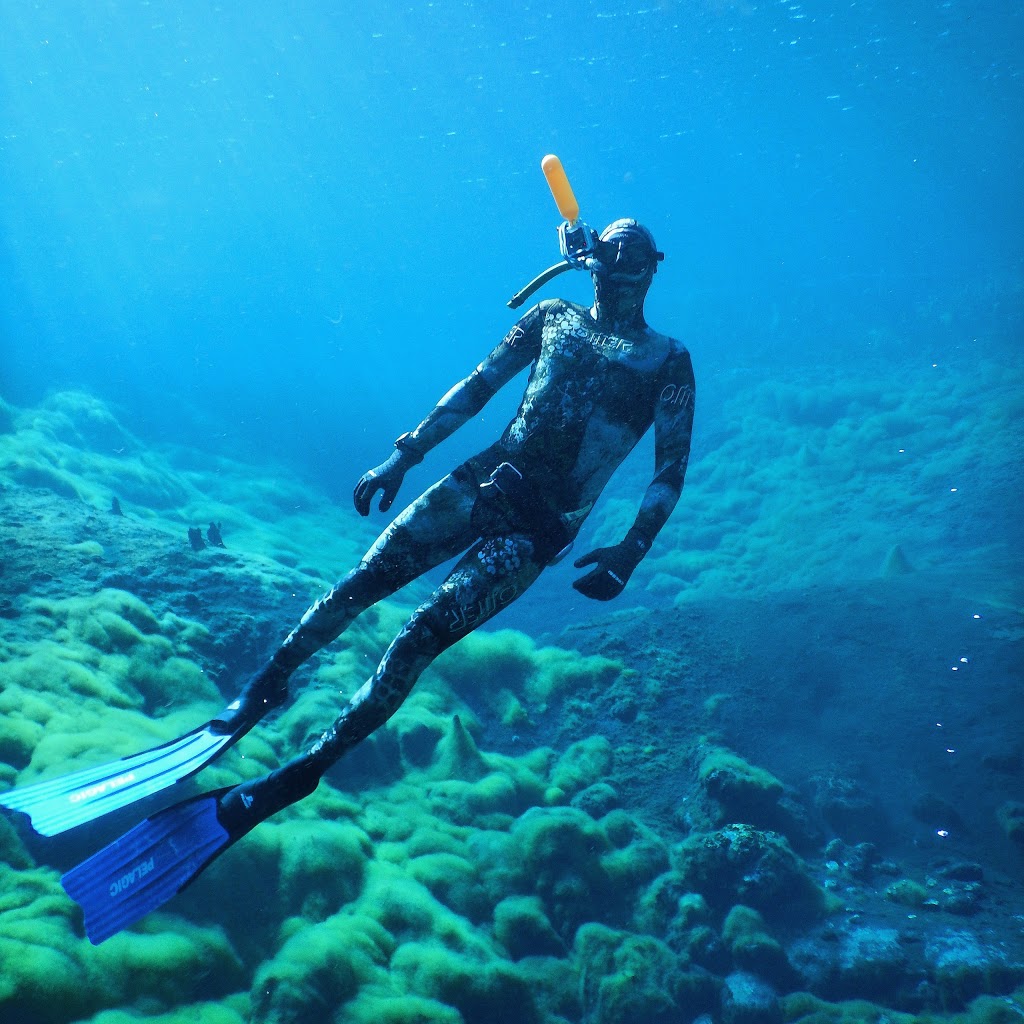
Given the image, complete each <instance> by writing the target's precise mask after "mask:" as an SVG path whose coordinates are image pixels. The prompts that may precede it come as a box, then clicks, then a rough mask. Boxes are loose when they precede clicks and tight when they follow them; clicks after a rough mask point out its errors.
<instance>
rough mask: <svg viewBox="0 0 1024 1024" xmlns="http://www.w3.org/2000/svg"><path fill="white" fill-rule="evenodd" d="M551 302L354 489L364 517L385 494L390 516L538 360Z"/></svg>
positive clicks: (528, 316) (523, 320) (530, 315)
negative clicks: (431, 461) (421, 476)
mask: <svg viewBox="0 0 1024 1024" xmlns="http://www.w3.org/2000/svg"><path fill="white" fill-rule="evenodd" d="M550 305H551V302H550V301H548V302H542V303H539V304H538V305H536V306H534V307H533V308H532V309H530V310H529V311H528V312H526V313H525V314H524V315H523V316H522V317H520V318H519V321H518V323H517V324H516V325H515V327H513V328H512V330H511V331H509V332H508V334H506V335H505V337H504V338H503V339H502V341H501V343H500V344H499V345H498V346H497V348H495V349H494V351H493V352H491V354H490V355H489V356H488V357H487V358H486V359H485V360H484V361H483V362H482V363H481V364H480V365H479V366H478V367H477V368H476V369H475V370H474V371H473V372H472V373H471V374H470V375H469V376H468V377H466V378H465V380H462V381H459V383H458V384H456V385H455V387H453V388H452V389H451V390H450V391H448V393H447V394H446V395H444V397H443V398H442V399H441V401H439V402H438V403H437V405H436V406H434V408H433V409H432V410H431V411H430V412H429V413H428V414H427V416H426V418H425V419H424V420H423V422H422V423H420V424H419V426H417V427H416V429H415V430H410V431H409V432H408V433H405V434H402V435H401V437H399V438H398V439H397V440H396V441H395V450H394V451H393V452H392V453H391V455H390V456H389V457H388V458H387V460H386V461H384V462H382V463H381V464H380V465H379V466H377V467H376V468H374V469H371V470H369V471H367V472H366V473H364V474H363V475H362V476H361V477H360V478H359V483H357V484H356V489H355V493H354V494H353V500H354V502H355V506H356V511H357V512H358V513H359V514H360V515H361V516H366V515H369V514H370V502H371V500H372V499H373V496H374V495H375V494H376V493H377V491H382V492H383V493H382V494H381V498H380V504H379V505H378V508H379V509H380V511H381V512H387V510H388V509H389V508H391V505H392V503H393V502H394V500H395V497H396V495H397V494H398V489H399V488H400V487H401V486H402V480H403V479H405V474H406V473H407V472H408V471H409V470H410V469H411V468H412V467H413V466H415V465H418V464H419V463H420V462H422V461H423V456H424V455H426V453H427V452H429V451H430V450H431V449H432V448H435V447H436V446H437V445H439V444H440V443H441V442H442V441H443V440H445V438H447V437H450V436H451V435H452V434H454V433H455V431H456V430H458V429H459V427H461V426H462V425H463V424H464V423H465V422H466V421H467V420H470V419H472V418H473V417H474V416H475V415H476V414H477V413H478V412H480V410H481V409H483V407H484V406H485V405H486V404H487V403H488V402H489V401H490V399H491V397H492V396H493V395H494V394H495V393H496V392H497V391H499V390H500V389H501V388H502V387H503V386H504V385H505V384H507V383H508V382H509V381H510V380H511V379H512V378H513V377H514V376H515V375H516V374H517V373H519V371H520V370H523V369H525V368H526V367H527V366H529V365H530V363H532V362H533V361H534V360H535V359H536V358H537V356H538V355H539V354H540V342H541V327H542V326H543V324H544V316H545V313H546V312H547V309H548V307H549V306H550Z"/></svg>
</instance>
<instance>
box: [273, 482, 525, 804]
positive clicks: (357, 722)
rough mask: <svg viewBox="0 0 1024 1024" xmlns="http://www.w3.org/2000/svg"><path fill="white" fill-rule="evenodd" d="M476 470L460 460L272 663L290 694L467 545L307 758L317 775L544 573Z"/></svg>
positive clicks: (317, 607) (313, 611)
mask: <svg viewBox="0 0 1024 1024" xmlns="http://www.w3.org/2000/svg"><path fill="white" fill-rule="evenodd" d="M478 475H479V474H478V473H477V472H476V471H475V470H474V468H473V466H472V464H467V465H465V466H461V467H459V469H458V470H456V471H455V472H454V473H452V474H450V475H449V476H447V477H445V478H444V479H443V480H441V481H440V482H438V483H436V484H434V485H433V486H432V487H430V488H429V489H428V490H427V491H425V492H424V493H423V494H422V495H421V496H420V497H419V498H417V499H416V500H415V501H414V502H413V503H412V504H411V505H410V506H409V507H408V508H406V509H405V510H404V511H403V512H402V513H400V514H399V515H398V516H397V518H396V519H395V520H394V521H393V522H392V523H391V525H390V526H388V528H387V529H386V530H385V531H384V532H383V533H382V534H381V536H380V537H379V538H378V539H377V541H376V542H375V543H374V544H373V546H372V547H371V548H370V550H369V551H368V552H367V553H366V555H365V556H364V557H363V559H362V560H361V561H360V563H359V565H358V566H357V567H356V568H355V569H353V570H352V571H351V572H350V573H349V574H348V575H347V576H345V577H344V579H342V580H341V581H340V582H339V583H338V584H337V585H336V586H334V587H333V588H332V589H331V590H330V591H329V592H328V593H327V594H325V595H324V596H323V597H322V598H320V600H318V601H317V602H316V603H315V604H314V605H313V606H312V607H311V608H310V609H309V610H308V611H307V612H306V613H305V614H304V615H303V616H302V619H301V621H300V622H299V625H298V626H297V627H296V628H295V629H294V630H293V631H292V633H291V634H290V635H289V636H288V637H287V639H286V640H285V641H284V643H283V644H282V645H281V648H280V649H279V650H278V651H277V653H276V654H275V655H274V657H273V659H272V661H271V663H270V665H269V666H268V667H267V669H265V670H264V673H263V675H264V676H267V675H268V673H269V674H270V675H272V676H275V677H276V678H277V680H278V681H279V685H280V687H281V690H280V693H279V697H280V700H283V699H284V693H285V691H286V687H287V677H288V676H289V675H290V674H291V673H292V672H293V671H294V670H295V669H296V668H297V667H298V666H299V665H301V664H302V663H303V662H304V661H306V659H308V658H309V657H311V656H312V655H313V654H314V653H315V652H317V651H318V650H320V649H321V648H322V647H324V646H326V645H327V644H329V643H331V642H332V641H334V640H336V639H337V638H338V637H339V636H340V635H341V634H342V633H343V632H344V631H345V629H346V628H347V627H348V626H349V625H350V624H351V622H352V621H353V620H354V619H355V618H356V616H358V615H359V614H360V613H361V612H363V611H365V610H366V609H367V608H369V607H370V606H371V605H374V604H376V603H377V602H378V601H380V600H382V599H383V598H386V597H388V596H390V595H391V594H393V593H395V591H397V590H399V589H401V588H402V587H404V586H405V585H406V584H408V583H410V582H412V581H413V580H414V579H416V578H417V577H419V576H421V575H422V574H423V573H424V572H427V571H428V570H430V569H433V568H435V567H436V566H438V565H440V564H441V563H443V562H445V561H447V560H448V559H450V558H454V557H455V556H456V555H458V554H459V552H464V554H463V556H462V558H461V559H460V560H459V561H458V563H457V564H456V565H455V568H454V569H453V570H452V571H451V573H450V574H449V575H448V577H447V578H446V579H445V580H444V582H443V583H442V584H441V585H440V586H439V587H438V588H437V589H436V590H435V591H434V592H433V594H431V595H430V597H429V598H428V599H427V600H426V601H425V602H424V603H423V604H422V605H420V607H419V608H417V609H416V611H415V612H414V613H413V615H412V617H411V618H410V619H409V621H408V622H407V623H406V624H405V625H404V626H403V627H402V630H401V631H400V632H399V634H398V636H396V637H395V639H394V640H393V641H392V643H391V645H390V646H389V647H388V649H387V651H386V652H385V654H384V657H383V658H382V659H381V661H380V664H379V665H378V666H377V669H376V671H375V672H374V673H373V675H372V676H371V677H370V678H369V679H368V680H367V681H366V683H365V684H364V685H363V686H362V687H361V688H360V689H359V690H358V691H357V692H356V693H355V694H354V695H353V696H352V698H351V699H350V701H349V703H348V705H347V706H346V707H345V708H344V709H343V711H342V712H341V714H340V715H339V717H338V718H337V720H336V721H335V722H334V723H333V725H332V726H331V727H330V728H329V729H328V730H327V732H325V733H324V734H323V736H322V737H321V738H320V739H319V740H318V741H317V743H316V744H315V745H314V746H313V748H312V749H311V750H310V751H309V753H308V754H307V755H306V757H305V758H302V759H300V760H302V761H304V762H305V763H306V764H310V763H313V764H315V766H316V773H315V774H316V778H317V779H319V776H320V775H322V774H323V772H324V771H326V770H327V768H328V767H329V766H330V765H331V764H333V763H334V762H335V761H336V760H337V759H338V758H340V757H341V756H342V755H343V754H344V753H345V752H346V751H347V750H349V749H351V748H352V747H353V746H354V745H355V744H357V743H359V742H360V741H361V740H363V739H365V738H366V737H367V736H368V735H369V734H370V733H372V732H373V731H374V730H375V729H377V728H379V727H380V726H381V725H383V724H384V723H385V722H386V721H387V720H388V719H389V718H390V717H391V716H392V715H393V714H394V713H395V712H396V711H397V710H398V708H399V707H400V706H401V704H402V702H403V701H404V700H405V698H406V697H407V696H408V695H409V692H410V691H411V690H412V687H413V684H414V683H415V682H416V680H417V679H418V678H419V675H420V673H421V672H422V671H423V670H424V669H425V668H426V667H427V666H428V665H429V664H430V663H431V662H432V661H433V660H434V659H435V658H436V657H437V656H438V655H439V654H440V653H441V652H442V651H444V650H446V649H447V648H449V647H451V645H452V644H454V643H456V642H457V641H458V640H460V639H462V637H464V636H466V634H467V633H470V632H472V631H473V630H474V629H475V628H476V627H477V626H479V625H481V624H483V623H484V622H486V621H487V620H488V619H490V618H492V617H493V616H494V615H495V614H496V613H497V612H499V611H501V609H502V608H504V607H506V606H507V605H509V604H510V603H511V602H512V601H514V600H515V599H516V598H517V597H519V596H520V595H521V594H522V593H523V592H524V591H525V590H526V589H527V588H528V587H529V586H530V585H531V584H532V583H533V582H534V581H535V580H536V579H537V577H538V576H539V575H540V573H541V572H542V570H543V568H544V564H542V562H541V561H540V559H539V558H538V557H537V554H536V551H535V544H534V542H533V541H532V540H531V538H530V537H529V536H528V535H527V534H526V533H525V532H522V531H517V530H516V529H515V527H514V526H513V525H512V524H511V522H510V520H509V518H508V517H507V516H506V515H505V514H504V513H503V512H502V510H501V509H500V508H498V507H496V506H494V505H492V504H491V503H489V502H484V501H483V500H482V499H481V498H480V496H479V495H480V491H479V484H480V482H481V481H480V480H479V479H478V478H477V477H478ZM313 787H314V788H315V783H314V784H313ZM303 795H304V794H303Z"/></svg>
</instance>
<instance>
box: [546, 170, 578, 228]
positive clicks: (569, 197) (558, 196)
mask: <svg viewBox="0 0 1024 1024" xmlns="http://www.w3.org/2000/svg"><path fill="white" fill-rule="evenodd" d="M540 169H541V170H542V171H543V172H544V178H545V179H546V180H547V183H548V188H549V189H551V195H552V197H553V198H554V200H555V206H557V207H558V212H559V213H560V214H561V215H562V216H563V217H564V218H565V219H566V220H567V221H568V222H569V224H570V225H573V224H575V223H576V221H577V220H578V219H579V216H580V204H579V203H578V202H576V196H575V195H573V191H572V185H570V184H569V179H568V178H567V177H566V176H565V169H564V168H563V167H562V161H561V160H559V159H558V157H557V156H555V155H554V154H553V153H549V154H548V155H547V156H546V157H544V159H543V160H541V162H540Z"/></svg>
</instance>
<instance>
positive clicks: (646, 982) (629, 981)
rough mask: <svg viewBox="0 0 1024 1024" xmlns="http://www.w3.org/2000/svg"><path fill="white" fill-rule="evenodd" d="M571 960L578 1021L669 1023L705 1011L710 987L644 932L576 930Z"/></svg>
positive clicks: (712, 986)
mask: <svg viewBox="0 0 1024 1024" xmlns="http://www.w3.org/2000/svg"><path fill="white" fill-rule="evenodd" d="M573 959H574V961H575V962H576V965H577V970H578V972H579V976H580V989H581V993H582V1001H583V1008H584V1019H585V1020H593V1021H597V1022H599V1024H637V1022H639V1021H643V1022H644V1024H675V1022H676V1021H680V1020H692V1019H693V1018H694V1017H696V1016H698V1015H699V1014H701V1013H703V1012H706V1011H708V1010H710V1009H711V1007H712V1005H713V1004H714V1001H715V997H716V985H715V982H714V981H713V980H712V979H711V978H710V976H708V975H706V974H704V973H703V972H700V971H694V970H691V969H688V968H687V965H686V962H685V960H683V959H681V958H680V957H679V956H678V954H676V953H675V952H673V951H672V950H671V949H670V948H669V947H668V946H667V945H666V944H665V943H663V942H661V941H659V940H658V939H656V938H654V937H653V936H649V935H632V934H630V933H628V932H623V931H617V930H615V929H613V928H607V927H605V926H604V925H600V924H586V925H584V926H583V927H582V928H580V930H579V931H578V932H577V934H576V939H575V942H574V943H573Z"/></svg>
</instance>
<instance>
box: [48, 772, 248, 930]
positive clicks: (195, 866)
mask: <svg viewBox="0 0 1024 1024" xmlns="http://www.w3.org/2000/svg"><path fill="white" fill-rule="evenodd" d="M227 792H228V790H226V789H225V790H219V791H217V792H213V793H204V794H203V795H202V796H197V797H193V798H192V799H191V800H185V801H183V802H182V803H180V804H175V806H173V807H168V808H167V809H166V810H164V811H160V812H159V813H158V814H154V815H153V816H152V817H150V818H147V819H146V820H145V821H144V822H142V823H141V824H140V825H136V826H135V828H133V829H132V830H131V831H130V832H127V833H125V834H124V835H123V836H121V838H120V839H115V840H114V842H112V843H111V844H110V845H109V846H107V847H104V849H102V850H100V851H99V853H96V854H93V856H91V857H90V858H89V859H88V860H86V861H83V862H82V863H81V864H79V865H78V867H76V868H72V869H71V870H70V871H69V872H68V873H67V874H66V875H64V877H63V878H61V880H60V881H61V885H63V886H64V890H65V892H67V894H68V895H69V896H70V897H71V898H72V899H73V900H75V901H76V902H77V903H79V904H80V905H81V907H82V909H83V911H85V931H86V934H87V935H88V936H89V941H90V942H92V943H93V944H94V945H99V943H101V942H103V940H104V939H109V938H110V936H111V935H115V934H116V933H117V932H119V931H121V929H122V928H127V927H128V926H129V925H131V924H134V923H135V922H136V921H138V920H139V918H141V917H143V916H145V915H146V914H148V913H149V912H150V911H151V910H156V909H157V907H160V906H162V905H163V904H164V903H166V902H167V901H168V900H169V899H170V898H171V897H172V896H174V895H176V894H177V893H179V892H181V890H182V889H184V888H185V886H186V885H188V884H189V882H191V881H192V879H194V878H195V877H196V875H198V874H199V872H200V871H202V870H203V868H205V867H206V865H207V864H209V863H210V861H212V860H213V858H214V857H216V856H217V854H219V853H221V852H222V851H223V850H225V849H227V847H228V846H230V845H231V843H232V842H233V841H234V840H233V838H232V836H230V835H229V834H228V832H227V830H226V829H225V828H224V826H223V825H221V823H220V821H219V820H218V818H217V808H218V804H219V799H220V797H221V796H223V795H224V794H225V793H227Z"/></svg>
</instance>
